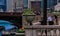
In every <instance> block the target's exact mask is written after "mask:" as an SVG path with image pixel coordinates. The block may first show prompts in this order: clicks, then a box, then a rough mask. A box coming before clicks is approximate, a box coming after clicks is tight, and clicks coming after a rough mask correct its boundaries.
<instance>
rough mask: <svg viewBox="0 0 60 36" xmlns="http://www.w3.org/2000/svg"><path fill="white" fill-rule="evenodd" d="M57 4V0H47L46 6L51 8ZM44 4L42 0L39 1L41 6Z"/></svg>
mask: <svg viewBox="0 0 60 36" xmlns="http://www.w3.org/2000/svg"><path fill="white" fill-rule="evenodd" d="M56 4H57V0H47V8H53V7H54V6H55V5H56ZM43 6H44V0H42V1H41V7H42V8H43Z"/></svg>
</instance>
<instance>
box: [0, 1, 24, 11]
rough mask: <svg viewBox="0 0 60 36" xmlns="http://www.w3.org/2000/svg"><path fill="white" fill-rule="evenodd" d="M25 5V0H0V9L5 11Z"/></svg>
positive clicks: (18, 8)
mask: <svg viewBox="0 0 60 36" xmlns="http://www.w3.org/2000/svg"><path fill="white" fill-rule="evenodd" d="M22 7H23V0H0V9H2V10H3V11H10V10H14V9H16V10H21V9H20V8H22Z"/></svg>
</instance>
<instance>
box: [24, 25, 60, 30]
mask: <svg viewBox="0 0 60 36" xmlns="http://www.w3.org/2000/svg"><path fill="white" fill-rule="evenodd" d="M25 29H60V26H59V25H32V26H25Z"/></svg>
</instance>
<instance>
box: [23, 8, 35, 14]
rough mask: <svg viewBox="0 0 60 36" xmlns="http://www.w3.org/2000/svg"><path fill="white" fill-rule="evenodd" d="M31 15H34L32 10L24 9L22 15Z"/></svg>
mask: <svg viewBox="0 0 60 36" xmlns="http://www.w3.org/2000/svg"><path fill="white" fill-rule="evenodd" d="M31 14H34V12H33V9H26V10H24V12H23V15H31Z"/></svg>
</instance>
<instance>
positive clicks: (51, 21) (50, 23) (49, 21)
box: [47, 16, 54, 25]
mask: <svg viewBox="0 0 60 36" xmlns="http://www.w3.org/2000/svg"><path fill="white" fill-rule="evenodd" d="M47 21H48V23H49V25H53V24H54V21H53V17H52V16H48V17H47Z"/></svg>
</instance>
